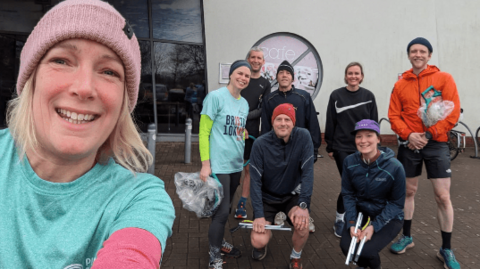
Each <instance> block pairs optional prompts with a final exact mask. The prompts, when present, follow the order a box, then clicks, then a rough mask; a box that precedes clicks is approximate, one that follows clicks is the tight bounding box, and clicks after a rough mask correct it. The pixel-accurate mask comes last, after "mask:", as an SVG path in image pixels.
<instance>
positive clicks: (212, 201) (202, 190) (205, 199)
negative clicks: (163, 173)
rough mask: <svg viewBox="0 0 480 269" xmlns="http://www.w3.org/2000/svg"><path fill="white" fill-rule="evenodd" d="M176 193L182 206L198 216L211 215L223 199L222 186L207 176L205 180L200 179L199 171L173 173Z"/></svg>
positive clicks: (205, 216)
mask: <svg viewBox="0 0 480 269" xmlns="http://www.w3.org/2000/svg"><path fill="white" fill-rule="evenodd" d="M174 182H175V187H176V189H177V195H178V197H179V198H180V200H182V204H183V208H185V209H186V210H188V211H192V212H195V214H196V215H197V217H199V218H208V217H211V216H213V214H214V213H215V211H216V210H217V209H218V206H219V205H220V203H221V202H222V199H223V186H222V184H220V182H219V181H218V180H216V179H214V178H212V177H209V178H208V180H207V182H203V180H201V179H200V173H199V172H197V173H183V172H178V173H176V174H175V180H174Z"/></svg>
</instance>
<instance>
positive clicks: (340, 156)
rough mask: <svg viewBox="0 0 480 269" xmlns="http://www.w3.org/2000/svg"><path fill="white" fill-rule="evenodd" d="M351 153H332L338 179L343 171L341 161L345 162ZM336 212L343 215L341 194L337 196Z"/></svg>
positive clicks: (343, 208)
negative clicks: (338, 175) (338, 174)
mask: <svg viewBox="0 0 480 269" xmlns="http://www.w3.org/2000/svg"><path fill="white" fill-rule="evenodd" d="M352 153H354V152H348V151H334V152H333V158H335V163H336V164H337V169H338V172H339V173H340V177H341V176H342V171H343V160H345V158H347V156H348V155H350V154H352ZM337 212H338V213H340V214H343V213H345V207H343V197H342V193H339V194H338V198H337Z"/></svg>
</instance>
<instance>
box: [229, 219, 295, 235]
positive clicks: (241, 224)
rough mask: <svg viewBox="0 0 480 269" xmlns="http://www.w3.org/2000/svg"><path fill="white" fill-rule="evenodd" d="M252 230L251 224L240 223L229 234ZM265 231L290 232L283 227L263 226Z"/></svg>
mask: <svg viewBox="0 0 480 269" xmlns="http://www.w3.org/2000/svg"><path fill="white" fill-rule="evenodd" d="M240 228H241V229H253V222H252V221H248V222H240V223H239V224H238V226H237V227H235V228H233V229H230V233H234V232H236V231H237V230H238V229H240ZM265 229H267V230H273V231H291V230H292V228H290V227H286V226H285V225H265Z"/></svg>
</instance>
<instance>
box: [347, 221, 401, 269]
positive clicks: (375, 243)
mask: <svg viewBox="0 0 480 269" xmlns="http://www.w3.org/2000/svg"><path fill="white" fill-rule="evenodd" d="M402 226H403V220H398V219H394V220H391V221H390V222H389V223H388V224H387V225H385V226H383V228H382V229H381V230H380V231H379V232H374V233H373V236H372V239H371V240H370V241H368V242H366V243H365V245H364V246H363V250H362V254H360V259H358V263H357V264H358V266H361V267H369V268H372V269H377V268H380V264H381V262H380V255H378V253H379V252H380V251H381V250H382V249H383V248H384V247H386V246H387V245H388V244H389V243H390V242H391V241H392V240H393V239H394V238H395V237H396V236H397V235H398V233H399V232H400V230H401V229H402ZM351 241H352V237H351V236H350V229H347V228H346V227H345V229H343V233H342V239H341V240H340V247H341V248H342V252H343V254H345V256H347V254H348V248H349V247H350V242H351ZM358 245H359V244H357V246H358ZM356 251H357V250H355V253H356Z"/></svg>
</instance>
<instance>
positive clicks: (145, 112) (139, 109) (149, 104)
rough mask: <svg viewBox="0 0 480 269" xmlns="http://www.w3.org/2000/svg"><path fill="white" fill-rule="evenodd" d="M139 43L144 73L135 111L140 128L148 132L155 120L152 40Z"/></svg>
mask: <svg viewBox="0 0 480 269" xmlns="http://www.w3.org/2000/svg"><path fill="white" fill-rule="evenodd" d="M139 45H140V51H141V55H142V73H141V78H140V79H141V80H140V81H141V82H140V88H139V91H138V99H137V106H136V107H135V110H134V111H133V113H134V118H135V120H136V123H137V125H138V127H139V128H140V130H141V131H142V132H147V130H148V124H150V123H153V122H155V118H154V116H155V113H153V91H152V56H151V49H150V48H151V46H150V41H142V40H140V41H139Z"/></svg>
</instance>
